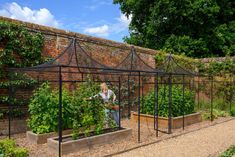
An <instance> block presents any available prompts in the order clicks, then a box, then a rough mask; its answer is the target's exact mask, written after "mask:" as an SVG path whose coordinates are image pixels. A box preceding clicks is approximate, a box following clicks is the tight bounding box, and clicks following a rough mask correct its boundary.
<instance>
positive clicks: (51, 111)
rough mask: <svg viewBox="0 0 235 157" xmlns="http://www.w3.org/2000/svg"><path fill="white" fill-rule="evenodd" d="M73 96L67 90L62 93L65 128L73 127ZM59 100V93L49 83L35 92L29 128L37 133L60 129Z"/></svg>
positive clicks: (31, 104) (31, 101)
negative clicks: (71, 117)
mask: <svg viewBox="0 0 235 157" xmlns="http://www.w3.org/2000/svg"><path fill="white" fill-rule="evenodd" d="M71 99H72V98H71V96H70V95H69V94H68V92H67V90H65V89H63V93H62V104H63V106H62V117H63V128H64V129H66V128H71V127H72V120H71V119H70V116H71V114H72V110H73V107H72V103H71ZM58 102H59V93H58V91H57V90H52V89H51V87H50V84H49V83H43V84H42V85H41V86H40V87H39V88H38V89H37V90H36V91H35V92H34V94H33V97H32V98H31V100H30V104H29V113H30V115H31V116H30V118H29V120H28V126H29V128H30V129H31V130H32V131H33V132H34V133H37V134H41V133H48V132H53V131H57V129H58V113H59V110H58Z"/></svg>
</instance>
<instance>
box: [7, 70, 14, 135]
mask: <svg viewBox="0 0 235 157" xmlns="http://www.w3.org/2000/svg"><path fill="white" fill-rule="evenodd" d="M9 75H10V86H9V89H8V90H9V91H8V92H9V98H10V99H9V102H8V138H9V139H10V138H11V118H12V114H11V110H12V104H11V100H12V97H13V91H12V83H11V81H12V74H11V73H9Z"/></svg>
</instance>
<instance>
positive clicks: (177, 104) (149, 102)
mask: <svg viewBox="0 0 235 157" xmlns="http://www.w3.org/2000/svg"><path fill="white" fill-rule="evenodd" d="M182 91H183V89H182V87H179V86H176V85H173V86H172V116H173V117H177V116H181V115H183V114H185V115H186V114H191V113H193V112H194V93H193V92H192V91H190V90H189V89H186V88H185V93H184V101H183V94H182ZM168 93H169V88H165V89H164V88H160V90H159V92H158V106H159V107H158V115H159V116H163V117H168V108H169V107H168V105H169V95H168ZM154 96H155V95H154V91H151V92H149V93H148V94H147V95H146V96H144V97H143V105H142V108H141V113H145V114H151V115H153V114H154V104H155V98H154Z"/></svg>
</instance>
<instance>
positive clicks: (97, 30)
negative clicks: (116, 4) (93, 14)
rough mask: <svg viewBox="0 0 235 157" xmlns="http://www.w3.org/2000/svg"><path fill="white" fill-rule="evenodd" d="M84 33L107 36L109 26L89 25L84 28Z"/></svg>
mask: <svg viewBox="0 0 235 157" xmlns="http://www.w3.org/2000/svg"><path fill="white" fill-rule="evenodd" d="M84 32H85V33H88V34H95V35H97V36H108V35H109V26H108V25H103V26H99V27H90V28H86V29H85V30H84Z"/></svg>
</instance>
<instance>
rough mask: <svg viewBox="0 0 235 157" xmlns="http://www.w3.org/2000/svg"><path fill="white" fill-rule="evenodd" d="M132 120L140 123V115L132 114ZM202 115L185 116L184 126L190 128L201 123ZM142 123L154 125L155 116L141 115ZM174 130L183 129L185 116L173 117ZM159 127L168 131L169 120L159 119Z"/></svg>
mask: <svg viewBox="0 0 235 157" xmlns="http://www.w3.org/2000/svg"><path fill="white" fill-rule="evenodd" d="M131 120H132V121H134V122H137V121H138V113H136V112H131ZM201 121H202V118H201V113H198V112H197V113H193V114H188V115H185V116H184V126H188V125H191V124H195V123H198V122H201ZM140 123H148V124H151V123H152V124H153V123H154V116H153V115H147V114H140ZM171 124H172V129H178V128H181V127H183V116H179V117H172V122H171ZM158 127H159V128H163V129H167V128H168V118H165V117H158Z"/></svg>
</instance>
